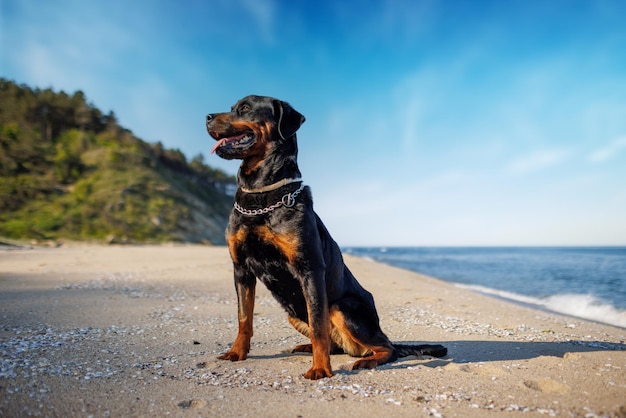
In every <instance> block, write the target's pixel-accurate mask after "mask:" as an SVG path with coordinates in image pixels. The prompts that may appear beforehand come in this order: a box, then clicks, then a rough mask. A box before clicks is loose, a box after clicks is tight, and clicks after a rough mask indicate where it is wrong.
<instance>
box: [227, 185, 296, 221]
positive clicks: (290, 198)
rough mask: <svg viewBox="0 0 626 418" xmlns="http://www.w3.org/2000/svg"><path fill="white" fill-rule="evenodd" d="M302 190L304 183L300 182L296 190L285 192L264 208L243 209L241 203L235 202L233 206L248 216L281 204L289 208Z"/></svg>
mask: <svg viewBox="0 0 626 418" xmlns="http://www.w3.org/2000/svg"><path fill="white" fill-rule="evenodd" d="M302 190H304V184H302V185H301V186H300V187H299V188H298V190H296V191H294V192H292V193H287V194H286V195H284V196H283V197H282V199H280V200H279V201H278V202H276V203H274V204H273V205H272V206H268V207H266V208H263V209H244V208H242V207H241V205H239V203H237V202H235V204H234V206H235V209H237V212H239V213H241V214H243V215H248V216H256V215H264V214H266V213H270V212H271V211H273V210H274V209H277V208H279V207H281V206H284V207H286V208H291V207H293V206H294V205H295V204H296V197H298V195H299V194H300V192H301V191H302Z"/></svg>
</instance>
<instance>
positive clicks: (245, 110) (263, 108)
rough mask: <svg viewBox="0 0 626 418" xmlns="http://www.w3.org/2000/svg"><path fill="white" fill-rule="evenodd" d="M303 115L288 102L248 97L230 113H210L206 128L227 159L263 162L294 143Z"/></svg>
mask: <svg viewBox="0 0 626 418" xmlns="http://www.w3.org/2000/svg"><path fill="white" fill-rule="evenodd" d="M303 122H304V116H302V115H301V114H300V113H299V112H297V111H296V110H294V108H292V107H291V106H290V105H289V103H286V102H283V101H281V100H277V99H273V98H271V97H263V96H247V97H244V98H243V99H241V100H239V101H238V102H237V104H235V105H234V106H233V107H232V108H231V110H230V112H225V113H211V114H208V115H207V117H206V128H207V131H208V133H209V135H211V137H213V139H215V140H216V141H217V143H216V144H215V146H214V147H213V149H212V150H211V153H213V152H215V153H217V155H219V156H220V157H222V158H225V159H227V160H232V159H241V160H245V159H248V158H257V159H263V158H264V156H266V155H267V154H268V152H270V151H271V150H273V149H278V148H279V147H281V145H282V144H285V143H287V142H290V141H292V142H293V143H294V145H295V134H296V131H297V130H298V128H299V127H300V125H302V123H303Z"/></svg>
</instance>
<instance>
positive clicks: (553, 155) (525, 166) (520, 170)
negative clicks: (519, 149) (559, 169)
mask: <svg viewBox="0 0 626 418" xmlns="http://www.w3.org/2000/svg"><path fill="white" fill-rule="evenodd" d="M568 155H569V152H568V151H566V150H563V149H551V150H548V149H547V150H541V151H537V152H535V153H532V154H530V155H526V156H523V157H520V158H517V159H515V160H513V161H511V162H510V163H509V164H508V167H507V168H508V171H510V172H512V173H515V174H526V173H530V172H533V171H537V170H542V169H545V168H548V167H551V166H555V165H557V164H560V163H561V162H563V161H564V160H565V159H567V157H568Z"/></svg>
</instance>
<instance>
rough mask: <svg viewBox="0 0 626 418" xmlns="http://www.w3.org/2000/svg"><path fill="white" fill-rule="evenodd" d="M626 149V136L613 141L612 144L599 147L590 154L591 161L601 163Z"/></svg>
mask: <svg viewBox="0 0 626 418" xmlns="http://www.w3.org/2000/svg"><path fill="white" fill-rule="evenodd" d="M624 149H626V137H622V138H618V139H616V140H614V141H612V142H611V143H610V144H608V145H606V146H604V147H602V148H600V149H597V150H596V151H594V152H593V153H592V154H591V155H590V156H589V161H591V162H593V163H601V162H603V161H606V160H608V159H610V158H613V157H614V156H615V155H617V154H618V153H620V152H621V151H622V150H624Z"/></svg>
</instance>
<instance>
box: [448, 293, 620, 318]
mask: <svg viewBox="0 0 626 418" xmlns="http://www.w3.org/2000/svg"><path fill="white" fill-rule="evenodd" d="M457 286H459V287H462V288H464V289H469V290H473V291H475V292H478V293H483V294H487V295H492V296H497V297H500V298H503V299H509V300H512V301H515V302H521V303H525V304H530V305H536V306H539V307H541V308H544V309H547V310H550V311H553V312H558V313H562V314H566V315H570V316H574V317H577V318H582V319H588V320H591V321H597V322H602V323H605V324H609V325H615V326H618V327H622V328H626V311H624V310H619V309H617V308H616V307H615V306H613V305H611V304H609V303H607V302H606V301H603V300H601V299H598V298H597V297H595V296H592V295H580V294H562V295H553V296H549V297H546V298H536V297H532V296H525V295H520V294H517V293H513V292H507V291H504V290H497V289H492V288H489V287H484V286H477V285H465V284H457Z"/></svg>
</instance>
